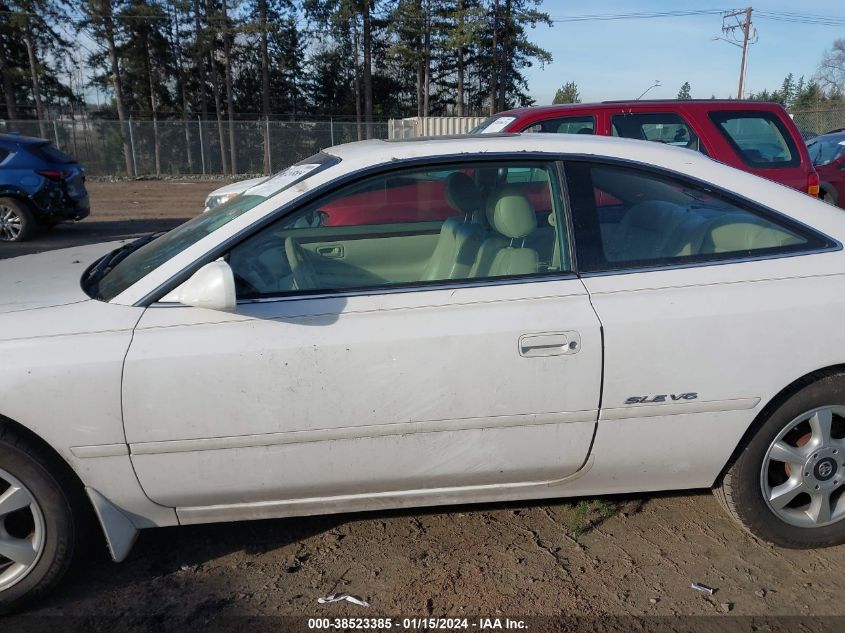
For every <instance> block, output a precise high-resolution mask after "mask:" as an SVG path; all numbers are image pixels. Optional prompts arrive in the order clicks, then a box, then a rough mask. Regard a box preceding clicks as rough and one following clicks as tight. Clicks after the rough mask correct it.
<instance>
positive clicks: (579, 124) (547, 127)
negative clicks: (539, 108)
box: [522, 116, 596, 134]
mask: <svg viewBox="0 0 845 633" xmlns="http://www.w3.org/2000/svg"><path fill="white" fill-rule="evenodd" d="M522 131H523V132H529V133H530V132H544V133H552V134H595V133H596V118H595V117H594V116H566V117H558V118H556V119H546V120H545V121H538V122H537V123H534V124H533V125H531V126H529V127H527V128H525V129H524V130H522Z"/></svg>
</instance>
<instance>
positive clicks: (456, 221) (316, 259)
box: [228, 161, 569, 299]
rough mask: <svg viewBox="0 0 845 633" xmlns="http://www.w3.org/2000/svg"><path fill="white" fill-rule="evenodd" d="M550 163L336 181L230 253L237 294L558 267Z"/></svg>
mask: <svg viewBox="0 0 845 633" xmlns="http://www.w3.org/2000/svg"><path fill="white" fill-rule="evenodd" d="M557 190H558V184H557V182H556V180H555V177H554V165H553V164H551V163H545V162H536V161H518V162H516V161H515V162H512V163H508V162H502V163H500V162H496V163H490V162H484V163H473V162H467V163H462V164H454V165H450V166H448V167H444V166H442V165H439V166H438V167H437V168H435V169H432V168H430V167H417V168H406V169H401V170H393V171H391V172H389V173H386V174H382V175H378V176H371V177H367V178H364V179H362V180H359V181H356V182H354V183H352V184H349V185H346V186H344V187H342V188H341V189H340V190H338V191H335V192H334V193H332V194H330V195H327V196H326V197H323V198H321V199H319V200H317V201H315V202H311V203H309V204H308V205H306V206H305V207H303V208H302V209H300V210H298V211H297V212H294V213H292V214H291V215H289V216H286V217H284V218H282V219H280V220H279V221H277V222H276V223H274V224H272V225H270V226H268V227H266V228H264V229H262V230H261V231H259V232H258V233H256V234H255V235H253V236H251V237H250V238H248V239H246V240H245V241H243V242H242V243H240V244H239V245H238V246H236V247H235V248H234V249H232V251H231V252H230V253H229V254H228V261H229V265H230V266H231V268H232V271H233V273H234V275H235V280H236V287H237V292H238V298H239V299H255V298H260V297H269V296H280V295H287V294H291V293H302V292H306V293H307V292H337V291H348V290H352V289H365V288H366V289H372V288H388V287H395V286H401V285H409V284H414V285H418V284H420V283H427V282H438V283H443V282H444V281H465V280H469V279H484V278H491V277H504V276H506V277H512V276H526V275H538V274H545V273H550V272H559V271H562V270H567V269H568V268H569V257H568V252H567V251H566V250H565V249H561V244H565V243H567V242H566V241H565V240H564V239H563V238H564V237H565V236H564V235H559V234H558V233H557V232H556V229H555V227H556V226H557V225H561V226H566V223H564V222H557V221H556V218H557V217H558V215H559V214H560V213H561V210H560V209H559V208H557V205H558V203H557V202H554V201H557V200H561V199H562V196H560V195H559V192H558V191H557Z"/></svg>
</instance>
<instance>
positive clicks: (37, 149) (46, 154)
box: [29, 144, 76, 165]
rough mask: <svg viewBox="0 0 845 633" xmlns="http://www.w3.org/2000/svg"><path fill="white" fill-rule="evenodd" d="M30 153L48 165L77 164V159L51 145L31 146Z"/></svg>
mask: <svg viewBox="0 0 845 633" xmlns="http://www.w3.org/2000/svg"><path fill="white" fill-rule="evenodd" d="M29 151H30V152H31V153H32V154H34V155H35V156H37V157H38V158H40V159H41V160H45V161H47V162H48V163H57V164H62V165H64V164H67V163H75V162H76V159H75V158H73V157H72V156H69V155H68V154H65V153H64V152H63V151H61V150H60V149H58V148H56V147H55V146H53V145H49V144H47V145H34V146H31V147H30V150H29Z"/></svg>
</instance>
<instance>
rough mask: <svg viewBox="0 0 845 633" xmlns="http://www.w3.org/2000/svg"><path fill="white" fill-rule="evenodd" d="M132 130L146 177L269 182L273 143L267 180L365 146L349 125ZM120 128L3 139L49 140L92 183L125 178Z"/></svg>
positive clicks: (44, 129)
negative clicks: (349, 146)
mask: <svg viewBox="0 0 845 633" xmlns="http://www.w3.org/2000/svg"><path fill="white" fill-rule="evenodd" d="M124 125H125V129H126V136H127V138H128V140H129V154H130V160H131V162H132V164H133V165H134V169H135V174H136V175H138V176H156V175H160V176H187V175H206V176H214V175H227V174H232V173H235V174H238V175H242V176H244V175H257V174H264V173H265V166H264V152H265V140H266V143H267V145H268V147H269V154H270V156H269V158H270V161H269V162H270V165H269V170H267V172H268V173H274V172H277V171H280V170H281V169H283V168H285V167H287V166H288V165H291V164H293V163H295V162H297V161H300V160H302V159H303V158H307V157H308V156H311V155H312V154H314V153H316V152H319V151H320V150H321V149H323V148H326V147H330V146H332V145H337V144H340V143H348V142H350V141H357V140H358V125H357V123H355V122H348V121H344V122H338V121H332V120H329V121H268V120H258V121H236V122H235V123H233V124H231V126H230V124H229V122H228V121H224V122H223V123H222V124H221V125H218V123H217V121H216V120H203V121H200V120H193V121H158V122H157V123H154V122H153V121H129V122H127V123H125V124H124ZM120 126H121V123H120V122H119V121H110V120H101V119H90V118H76V119H74V120H69V119H64V120H53V121H43V122H41V123H39V122H38V121H32V120H28V121H0V132H15V133H19V134H22V135H24V136H40V137H43V138H47V139H49V140H51V141H53V142H54V143H55V144H56V146H57V147H58V148H59V149H61V150H62V151H64V152H66V153H68V154H71V155H72V156H74V157H75V158H76V159H77V160H78V161H79V162H80V163H82V164H83V165H84V166H85V169H86V172H87V173H88V174H89V175H91V176H101V177H103V176H105V177H108V176H118V177H125V176H126V175H127V170H126V159H125V157H124V146H123V141H122V137H121V128H120ZM371 126H372V137H373V138H387V123H386V122H374V123H372V124H371ZM362 127H363V126H362ZM230 135H231V136H230ZM156 137H157V138H158V160H156ZM232 138H234V148H235V151H234V157H235V161H234V162H235V164H234V170H233V169H232V151H231V143H232ZM221 147H222V148H223V150H222V151H221Z"/></svg>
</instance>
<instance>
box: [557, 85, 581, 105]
mask: <svg viewBox="0 0 845 633" xmlns="http://www.w3.org/2000/svg"><path fill="white" fill-rule="evenodd" d="M552 103H581V95H580V94H579V93H578V84H576V83H575V82H574V81H567V82H566V83H565V84H563V86H561V87H560V88H558V89H557V92H556V93H555V98H554V99H552Z"/></svg>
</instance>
